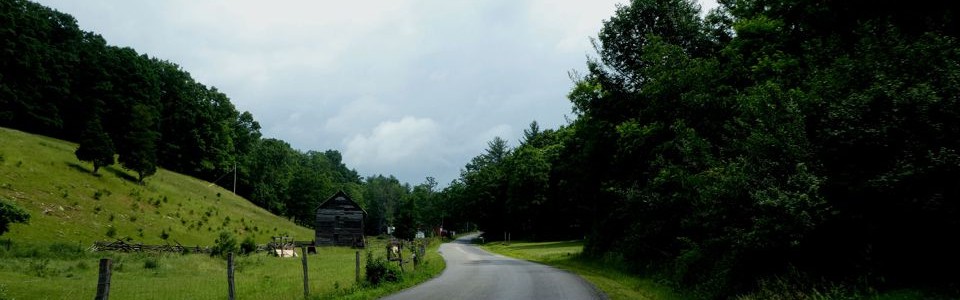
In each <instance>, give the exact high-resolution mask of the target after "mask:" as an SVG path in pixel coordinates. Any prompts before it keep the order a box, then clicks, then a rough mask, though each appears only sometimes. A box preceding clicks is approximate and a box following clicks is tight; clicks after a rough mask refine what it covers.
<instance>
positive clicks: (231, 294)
mask: <svg viewBox="0 0 960 300" xmlns="http://www.w3.org/2000/svg"><path fill="white" fill-rule="evenodd" d="M235 297H236V286H234V285H233V252H230V253H227V299H230V300H233V299H235Z"/></svg>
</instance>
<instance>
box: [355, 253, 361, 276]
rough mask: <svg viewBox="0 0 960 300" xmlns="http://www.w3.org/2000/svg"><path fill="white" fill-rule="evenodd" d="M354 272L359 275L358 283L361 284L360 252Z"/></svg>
mask: <svg viewBox="0 0 960 300" xmlns="http://www.w3.org/2000/svg"><path fill="white" fill-rule="evenodd" d="M354 270H355V273H356V274H357V283H360V250H357V267H356V268H355V269H354Z"/></svg>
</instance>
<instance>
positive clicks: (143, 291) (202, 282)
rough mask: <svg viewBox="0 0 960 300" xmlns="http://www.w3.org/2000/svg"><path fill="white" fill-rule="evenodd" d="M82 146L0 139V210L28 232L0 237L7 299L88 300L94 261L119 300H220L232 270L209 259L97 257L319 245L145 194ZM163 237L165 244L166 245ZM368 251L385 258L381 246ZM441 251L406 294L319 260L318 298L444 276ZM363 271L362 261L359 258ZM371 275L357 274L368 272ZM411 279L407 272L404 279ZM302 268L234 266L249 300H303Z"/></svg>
mask: <svg viewBox="0 0 960 300" xmlns="http://www.w3.org/2000/svg"><path fill="white" fill-rule="evenodd" d="M75 149H76V144H73V143H69V142H64V141H61V140H56V139H52V138H47V137H43V136H37V135H32V134H28V133H24V132H20V131H16V130H11V129H6V128H0V198H2V199H3V200H4V201H7V202H11V203H14V204H15V205H17V206H19V207H21V208H23V209H25V210H27V211H28V212H29V213H30V215H31V218H30V221H29V223H28V224H13V225H12V226H11V230H10V232H7V233H6V234H4V235H3V236H0V299H90V298H93V296H94V294H95V292H96V284H97V268H98V261H99V259H100V258H101V257H109V258H112V259H114V266H115V268H114V273H113V280H112V288H111V291H110V294H111V296H112V298H114V299H223V298H226V295H227V284H226V262H225V261H224V260H223V259H220V258H213V257H210V256H207V255H202V254H199V255H180V254H127V253H103V252H98V253H92V252H89V251H88V250H87V249H88V248H89V247H90V246H91V245H92V243H93V242H94V241H97V240H115V239H124V240H130V241H132V242H142V243H145V244H175V243H176V242H179V243H181V244H183V245H185V246H194V245H200V246H210V245H213V244H214V240H215V239H216V237H217V236H218V235H219V233H220V232H222V231H227V232H231V233H233V234H234V235H235V236H236V237H237V239H238V241H240V240H243V239H244V238H245V237H248V236H249V237H253V238H254V240H255V242H256V243H258V244H265V243H267V242H268V241H270V237H271V236H279V235H287V236H290V237H292V238H294V239H295V240H300V241H306V240H312V239H313V231H312V230H311V229H308V228H304V227H301V226H297V225H296V224H294V223H293V222H290V221H289V220H287V219H285V218H282V217H278V216H275V215H273V214H270V213H269V212H267V211H266V210H264V209H262V208H260V207H257V206H256V205H254V204H252V203H250V202H249V201H247V200H246V199H243V198H241V197H238V196H236V195H234V194H233V193H231V192H230V191H227V190H225V189H223V188H220V187H218V186H216V185H211V184H210V183H208V182H205V181H202V180H198V179H196V178H192V177H189V176H185V175H181V174H177V173H173V172H169V171H167V170H163V169H160V170H158V171H157V173H156V174H155V175H153V176H150V177H148V178H147V179H146V183H145V184H143V185H141V184H139V183H136V182H135V181H136V180H135V174H133V173H132V172H129V171H125V170H123V169H121V168H120V167H119V166H116V165H115V166H111V167H106V168H101V170H100V172H99V173H100V174H99V175H93V174H91V170H92V166H91V165H89V164H86V163H82V162H80V161H78V160H77V159H76V157H75V156H74V154H73V151H74V150H75ZM163 237H166V239H164V238H163ZM368 242H369V243H370V246H369V247H368V248H367V249H369V250H370V251H371V252H372V253H373V254H375V255H378V256H383V255H385V251H386V250H384V243H385V242H384V241H383V240H380V239H377V238H370V239H369V240H368ZM438 246H439V245H438V243H433V244H432V245H431V248H430V250H429V251H428V256H427V262H426V264H425V265H423V266H422V267H421V269H420V270H418V271H417V272H407V273H406V274H405V275H404V276H403V278H404V280H403V281H401V282H399V283H389V284H382V285H380V286H376V287H371V286H364V285H357V284H355V281H356V280H355V274H354V260H355V250H353V249H350V248H343V247H327V248H319V249H318V251H319V253H318V255H310V256H309V257H308V259H309V261H308V266H309V270H310V290H311V295H312V296H313V298H318V299H325V298H347V299H372V298H377V297H379V296H382V295H386V294H389V293H391V292H394V291H398V290H401V289H403V288H406V287H409V286H412V285H414V284H416V283H419V282H422V281H425V280H427V279H429V278H431V277H433V276H436V275H437V274H439V273H440V272H441V271H442V270H443V268H444V264H443V259H442V258H441V257H440V256H439V255H438V254H437V253H436V249H437V247H438ZM361 259H363V260H364V261H366V254H365V253H364V252H363V251H361ZM362 268H363V266H361V271H362ZM408 270H409V268H408ZM302 276H303V273H302V268H301V261H300V259H290V258H286V259H281V258H275V257H270V256H267V255H266V254H262V253H261V254H254V255H251V256H241V257H238V258H237V261H236V289H237V295H238V298H241V299H298V298H301V297H302V295H303V279H302Z"/></svg>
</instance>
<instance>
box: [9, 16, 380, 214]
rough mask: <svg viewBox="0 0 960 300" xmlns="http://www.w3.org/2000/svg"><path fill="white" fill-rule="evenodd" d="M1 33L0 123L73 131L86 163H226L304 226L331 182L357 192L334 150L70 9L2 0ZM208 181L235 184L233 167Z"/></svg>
mask: <svg viewBox="0 0 960 300" xmlns="http://www.w3.org/2000/svg"><path fill="white" fill-rule="evenodd" d="M0 41H3V43H2V44H0V51H2V53H4V54H3V55H0V126H4V127H10V128H16V129H20V130H24V131H28V132H33V133H38V134H43V135H47V136H52V137H57V138H61V139H65V140H69V141H74V142H77V143H78V144H79V147H78V149H77V150H76V156H77V158H78V159H80V160H82V161H87V162H90V163H92V165H93V172H94V173H97V172H98V171H99V170H100V169H101V168H103V167H107V166H110V165H113V164H115V163H119V164H120V165H121V166H122V167H124V168H126V169H129V170H132V171H134V172H136V173H137V174H138V178H136V179H135V180H136V181H140V182H142V181H143V180H144V178H146V177H148V176H150V175H151V174H154V173H155V172H156V170H157V168H158V167H163V168H166V169H169V170H172V171H175V172H179V173H183V174H188V175H192V176H195V177H198V178H201V179H205V180H208V181H215V180H216V179H217V178H221V177H224V176H225V175H227V174H230V173H231V172H233V171H235V170H236V171H237V177H238V178H237V182H236V191H237V193H238V194H240V195H241V196H244V197H246V198H247V199H249V200H251V201H252V202H254V203H256V204H257V205H259V206H261V207H264V208H266V209H268V210H269V211H271V212H273V213H275V214H278V215H283V216H288V217H290V218H293V219H294V220H296V221H297V222H298V223H300V224H303V225H307V226H310V227H312V226H313V221H312V211H313V208H314V207H315V206H316V205H317V204H319V201H322V200H324V199H326V197H329V196H330V195H332V194H333V193H334V192H336V191H337V190H338V189H343V190H345V191H347V192H349V193H350V194H351V195H353V196H355V197H358V198H359V197H361V196H362V194H363V193H362V187H363V181H362V178H361V177H360V176H359V175H358V174H357V172H356V171H355V170H352V169H350V168H348V167H347V166H346V165H345V164H344V163H343V162H342V157H341V154H340V153H339V152H338V151H335V150H328V151H324V152H315V151H307V152H303V151H299V150H296V149H294V148H292V147H291V146H290V145H289V144H288V143H286V142H284V141H281V140H277V139H271V138H263V137H261V134H260V124H259V123H258V122H257V121H256V120H254V118H253V115H252V114H250V113H249V112H239V111H238V110H237V109H236V107H234V105H233V104H232V103H231V102H230V99H229V97H227V95H225V94H224V93H222V92H220V91H218V90H217V89H216V88H214V87H208V86H206V85H204V84H202V83H199V82H197V81H195V80H194V79H193V78H192V77H191V76H190V74H189V73H188V72H187V71H185V70H183V69H182V68H180V67H179V66H178V65H176V64H175V63H172V62H169V61H165V60H161V59H158V58H154V57H149V56H147V55H146V54H139V53H137V51H135V50H134V49H131V48H125V47H116V46H111V45H108V44H107V42H106V41H105V40H104V39H103V38H102V37H101V36H100V35H98V34H96V33H92V32H85V31H82V30H80V29H79V27H78V26H77V22H76V20H75V19H74V18H73V17H72V16H70V15H68V14H64V13H61V12H58V11H56V10H53V9H50V8H47V7H44V6H42V5H39V4H36V3H32V2H29V1H23V0H3V1H0ZM217 183H218V184H220V185H221V186H223V187H225V188H227V189H231V188H234V186H233V180H232V178H231V179H227V180H221V181H217ZM359 200H361V201H362V199H359Z"/></svg>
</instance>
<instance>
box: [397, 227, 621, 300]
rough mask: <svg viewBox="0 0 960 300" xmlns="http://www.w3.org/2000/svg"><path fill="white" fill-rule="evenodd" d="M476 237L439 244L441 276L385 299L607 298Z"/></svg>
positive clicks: (566, 274) (580, 281)
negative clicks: (495, 249)
mask: <svg viewBox="0 0 960 300" xmlns="http://www.w3.org/2000/svg"><path fill="white" fill-rule="evenodd" d="M474 237H476V235H468V236H464V237H461V238H459V239H457V240H455V241H453V242H451V243H446V244H443V245H440V255H442V256H443V259H444V260H445V261H446V263H447V268H446V269H445V270H444V271H443V274H440V276H439V277H437V278H434V279H431V280H430V281H427V282H425V283H423V284H421V285H418V286H415V287H412V288H410V289H407V290H404V291H401V292H399V293H396V294H393V295H390V296H387V297H385V298H383V299H389V300H402V299H424V300H430V299H438V300H454V299H550V300H558V299H605V298H606V297H605V296H604V295H603V293H601V292H600V291H599V290H597V289H596V288H595V287H593V285H591V284H590V283H588V282H587V281H585V280H583V279H582V278H580V277H579V276H577V275H574V274H572V273H570V272H567V271H563V270H559V269H556V268H553V267H549V266H545V265H541V264H537V263H532V262H528V261H524V260H518V259H513V258H509V257H505V256H502V255H497V254H491V253H490V252H487V251H484V250H483V249H480V248H478V247H476V246H474V245H471V244H470V240H472V239H473V238H474Z"/></svg>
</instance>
